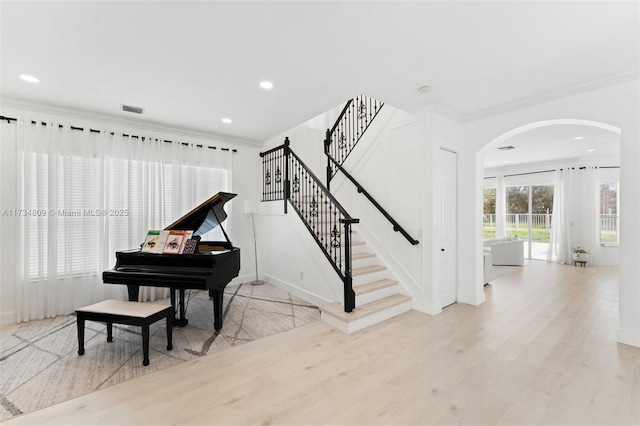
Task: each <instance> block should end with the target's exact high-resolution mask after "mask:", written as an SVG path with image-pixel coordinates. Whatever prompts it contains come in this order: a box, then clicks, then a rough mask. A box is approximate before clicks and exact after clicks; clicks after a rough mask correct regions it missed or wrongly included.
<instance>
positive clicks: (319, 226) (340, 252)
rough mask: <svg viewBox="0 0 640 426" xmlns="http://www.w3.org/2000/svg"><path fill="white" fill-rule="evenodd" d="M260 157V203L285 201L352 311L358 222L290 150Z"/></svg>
mask: <svg viewBox="0 0 640 426" xmlns="http://www.w3.org/2000/svg"><path fill="white" fill-rule="evenodd" d="M260 157H262V169H263V177H264V179H263V186H262V200H263V201H276V200H284V211H285V213H286V212H287V204H290V205H291V206H292V207H293V209H294V210H295V211H296V213H297V214H298V216H300V218H301V219H302V221H303V222H304V224H305V226H306V228H307V229H308V230H309V232H310V233H311V235H312V236H313V238H314V239H315V241H316V243H317V244H318V246H319V247H320V249H321V250H322V252H323V253H324V255H325V257H326V258H327V259H328V260H329V262H330V263H331V265H332V266H333V269H334V270H335V271H336V273H337V274H338V276H339V277H340V279H341V280H342V282H343V288H344V310H345V312H351V311H352V310H353V309H354V308H355V292H354V291H353V277H352V271H351V268H352V267H351V265H352V257H351V256H352V253H353V251H352V247H351V241H352V240H351V225H352V224H354V223H358V222H359V221H360V220H359V219H357V218H353V217H351V215H349V213H347V211H346V210H345V209H344V207H342V205H340V203H339V202H338V201H337V200H336V199H335V198H334V197H333V195H332V194H331V193H330V192H329V190H328V189H327V188H326V187H325V186H324V185H323V184H322V182H321V181H320V179H318V178H317V177H316V176H315V175H314V174H313V172H311V170H310V169H309V168H308V167H307V166H306V165H305V164H304V162H302V160H300V158H299V157H298V156H297V155H296V154H295V153H294V152H293V150H292V149H291V147H290V142H289V138H285V141H284V144H283V145H280V146H278V147H275V148H273V149H270V150H268V151H265V152H262V153H260Z"/></svg>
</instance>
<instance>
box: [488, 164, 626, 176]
mask: <svg viewBox="0 0 640 426" xmlns="http://www.w3.org/2000/svg"><path fill="white" fill-rule="evenodd" d="M596 167H597V168H599V169H619V168H620V166H596ZM586 168H587V167H586V166H581V167H577V169H578V170H584V169H586ZM564 169H565V168H561V169H559V170H564ZM566 169H567V170H576V167H566ZM555 171H556V170H555V169H553V170H540V171H537V172H526V173H514V174H511V175H504V176H503V177H512V176H525V175H535V174H538V173H549V172H555ZM496 178H497V176H486V177H485V178H484V179H496Z"/></svg>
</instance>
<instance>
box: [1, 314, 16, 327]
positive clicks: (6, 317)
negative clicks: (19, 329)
mask: <svg viewBox="0 0 640 426" xmlns="http://www.w3.org/2000/svg"><path fill="white" fill-rule="evenodd" d="M15 322H16V313H15V312H2V313H0V325H5V324H15Z"/></svg>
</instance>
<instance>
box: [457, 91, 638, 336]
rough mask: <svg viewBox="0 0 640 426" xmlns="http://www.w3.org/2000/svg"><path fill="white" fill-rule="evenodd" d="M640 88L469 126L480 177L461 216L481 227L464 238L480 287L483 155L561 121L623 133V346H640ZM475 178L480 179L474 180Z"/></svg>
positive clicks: (570, 99) (571, 99)
mask: <svg viewBox="0 0 640 426" xmlns="http://www.w3.org/2000/svg"><path fill="white" fill-rule="evenodd" d="M639 99H640V86H639V82H638V80H632V81H627V82H624V83H620V84H616V85H613V86H608V87H603V88H597V89H593V90H590V91H588V92H584V93H579V94H574V95H570V96H566V97H564V98H561V99H557V100H554V101H549V102H546V103H543V104H539V105H535V106H531V107H527V108H522V109H520V110H517V111H513V112H510V113H505V114H501V115H498V116H495V117H490V118H486V119H482V120H477V121H474V122H472V123H468V124H466V125H465V126H464V127H465V139H466V140H467V141H468V142H469V144H470V149H472V150H474V151H475V152H476V154H477V156H476V167H475V174H474V173H468V174H464V175H462V176H461V179H463V180H464V181H466V182H467V183H471V182H473V184H474V185H475V191H465V194H462V199H461V201H462V202H463V204H461V205H460V208H461V210H462V211H474V212H475V213H474V214H475V217H476V218H477V219H476V220H477V222H478V227H477V229H478V232H477V233H476V236H475V239H472V238H469V237H465V239H464V241H461V244H463V245H465V244H468V245H472V246H475V249H476V253H477V254H476V256H475V263H476V268H475V269H476V281H478V282H480V281H481V280H482V278H481V268H480V265H481V262H482V259H481V258H482V250H481V247H482V230H481V220H482V219H481V214H482V207H483V206H482V152H483V148H484V147H486V146H487V145H489V144H490V143H491V142H492V141H494V140H499V139H500V138H504V137H506V135H507V134H508V132H510V131H513V130H514V129H518V128H520V127H522V126H528V125H530V124H531V123H537V122H543V121H546V120H557V119H581V120H591V121H594V122H599V123H606V124H608V125H612V126H616V127H618V128H620V129H621V162H620V166H621V168H620V173H621V187H622V188H626V189H625V193H624V195H623V197H622V199H621V206H620V207H621V211H620V216H621V221H620V235H621V237H620V294H619V300H620V326H619V332H618V340H619V341H620V342H623V343H627V344H631V345H634V346H640V245H638V243H637V242H638V241H639V240H640V222H639V221H637V220H635V218H637V217H639V216H640V214H639V212H640V188H639V186H638V182H640V167H638V164H640V107H639ZM474 175H475V176H474Z"/></svg>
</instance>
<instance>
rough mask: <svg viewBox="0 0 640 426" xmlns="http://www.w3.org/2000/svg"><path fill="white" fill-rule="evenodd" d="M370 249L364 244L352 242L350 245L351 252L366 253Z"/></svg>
mask: <svg viewBox="0 0 640 426" xmlns="http://www.w3.org/2000/svg"><path fill="white" fill-rule="evenodd" d="M370 251H371V250H369V247H367V245H366V244H352V245H351V252H352V253H354V254H355V253H368V252H370Z"/></svg>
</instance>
